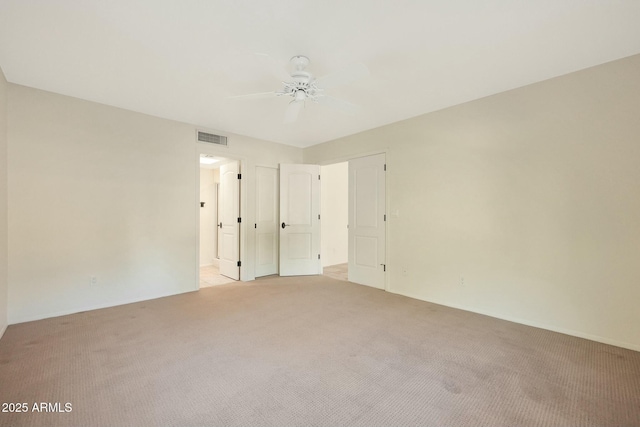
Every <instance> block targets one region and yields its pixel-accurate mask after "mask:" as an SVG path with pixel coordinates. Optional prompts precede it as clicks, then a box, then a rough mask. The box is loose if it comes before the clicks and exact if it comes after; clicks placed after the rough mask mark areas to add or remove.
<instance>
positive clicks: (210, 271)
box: [198, 154, 240, 288]
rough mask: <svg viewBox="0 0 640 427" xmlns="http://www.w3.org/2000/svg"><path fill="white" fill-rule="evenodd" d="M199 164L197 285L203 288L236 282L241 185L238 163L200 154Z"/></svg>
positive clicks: (237, 275)
mask: <svg viewBox="0 0 640 427" xmlns="http://www.w3.org/2000/svg"><path fill="white" fill-rule="evenodd" d="M199 162H200V167H199V172H200V174H199V175H200V180H199V182H200V195H199V196H200V199H199V205H200V207H199V220H200V221H199V224H200V227H199V242H200V244H199V254H200V255H199V260H198V261H199V281H198V283H199V287H200V288H204V287H209V286H216V285H222V284H227V283H232V282H235V281H236V280H238V279H239V268H240V267H239V265H238V261H239V259H240V246H239V245H240V239H239V224H238V222H237V218H239V209H240V198H239V187H240V184H239V174H238V171H239V162H238V161H237V160H233V159H228V158H224V157H219V156H213V155H209V154H201V155H200V160H199ZM231 178H233V179H231ZM230 218H232V219H233V220H231V219H230Z"/></svg>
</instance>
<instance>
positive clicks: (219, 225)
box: [209, 223, 222, 228]
mask: <svg viewBox="0 0 640 427" xmlns="http://www.w3.org/2000/svg"><path fill="white" fill-rule="evenodd" d="M209 224H211V223H209ZM218 228H222V223H220V224H218Z"/></svg>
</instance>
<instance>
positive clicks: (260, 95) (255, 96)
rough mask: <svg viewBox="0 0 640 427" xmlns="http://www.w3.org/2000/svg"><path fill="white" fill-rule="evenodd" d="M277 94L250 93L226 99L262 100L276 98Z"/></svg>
mask: <svg viewBox="0 0 640 427" xmlns="http://www.w3.org/2000/svg"><path fill="white" fill-rule="evenodd" d="M277 95H278V92H273V91H272V92H260V93H250V94H248V95H235V96H230V97H229V98H228V99H262V98H271V97H274V96H277Z"/></svg>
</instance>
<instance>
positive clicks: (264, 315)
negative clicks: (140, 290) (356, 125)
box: [0, 276, 640, 426]
mask: <svg viewBox="0 0 640 427" xmlns="http://www.w3.org/2000/svg"><path fill="white" fill-rule="evenodd" d="M0 402H4V403H10V402H13V403H27V406H28V411H27V412H26V413H6V412H2V413H0V425H3V426H5V425H11V426H22V425H38V426H45V425H46V426H71V425H75V426H97V425H104V426H116V425H117V426H129V425H136V426H146V425H150V426H151V425H160V426H324V425H326V426H404V425H407V426H432V425H438V426H447V425H449V426H481V425H483V426H578V425H580V426H590V425H593V426H638V425H640V353H638V352H634V351H630V350H624V349H621V348H617V347H612V346H608V345H604V344H599V343H595V342H591V341H587V340H583V339H579V338H574V337H570V336H566V335H562V334H557V333H553V332H548V331H544V330H540V329H536V328H531V327H527V326H522V325H518V324H514V323H510V322H506V321H502V320H497V319H493V318H490V317H486V316H481V315H477V314H473V313H468V312H464V311H460V310H455V309H450V308H446V307H442V306H438V305H434V304H430V303H426V302H422V301H417V300H412V299H410V298H405V297H402V296H398V295H393V294H389V293H385V292H383V291H380V290H376V289H373V288H369V287H366V286H359V285H354V284H351V283H349V282H344V281H338V280H334V279H331V278H328V277H323V276H315V277H305V278H295V277H292V278H278V277H270V278H266V279H261V280H257V281H255V282H250V283H242V282H238V283H234V284H229V285H220V286H215V287H211V288H205V289H201V290H200V291H198V292H193V293H189V294H183V295H178V296H173V297H168V298H161V299H157V300H153V301H146V302H141V303H136V304H129V305H126V306H119V307H113V308H109V309H103V310H96V311H90V312H85V313H79V314H75V315H70V316H64V317H58V318H53V319H47V320H42V321H37V322H30V323H23V324H18V325H12V326H9V328H8V329H7V331H6V333H5V335H4V337H3V338H2V340H0ZM40 402H45V403H50V404H51V405H47V408H48V409H58V410H62V411H64V409H65V406H64V405H65V404H66V403H69V404H71V412H54V413H51V412H48V413H42V412H33V405H34V403H37V404H38V405H39V404H40ZM38 407H39V406H38ZM3 409H4V408H3Z"/></svg>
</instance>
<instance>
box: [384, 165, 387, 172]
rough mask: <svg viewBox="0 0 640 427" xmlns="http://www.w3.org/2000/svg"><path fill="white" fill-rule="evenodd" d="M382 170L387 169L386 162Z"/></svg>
mask: <svg viewBox="0 0 640 427" xmlns="http://www.w3.org/2000/svg"><path fill="white" fill-rule="evenodd" d="M384 170H385V172H386V171H387V164H386V163H385V164H384Z"/></svg>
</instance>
